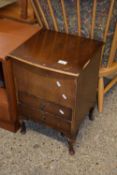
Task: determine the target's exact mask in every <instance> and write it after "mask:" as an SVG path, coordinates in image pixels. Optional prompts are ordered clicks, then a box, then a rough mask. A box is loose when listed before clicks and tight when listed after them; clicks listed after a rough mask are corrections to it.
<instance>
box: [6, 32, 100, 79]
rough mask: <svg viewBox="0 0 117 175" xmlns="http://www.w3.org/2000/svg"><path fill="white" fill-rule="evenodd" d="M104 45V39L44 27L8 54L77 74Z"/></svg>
mask: <svg viewBox="0 0 117 175" xmlns="http://www.w3.org/2000/svg"><path fill="white" fill-rule="evenodd" d="M101 47H102V42H99V41H96V40H91V39H86V38H83V37H78V36H73V35H68V34H63V33H59V32H54V31H49V30H45V29H42V30H41V31H39V32H38V33H37V34H35V35H34V36H32V37H31V38H30V39H29V40H28V41H26V42H25V43H24V44H22V45H21V46H20V47H19V48H17V49H16V50H15V51H13V52H12V53H11V54H10V55H9V56H10V57H12V58H13V59H15V60H19V61H21V62H24V63H27V64H30V65H32V66H35V67H40V68H43V69H46V70H51V71H55V72H59V73H64V74H67V75H73V76H78V75H79V74H80V72H81V71H82V70H83V69H84V68H86V67H87V65H88V63H89V62H90V61H91V59H93V58H94V55H95V54H96V53H97V52H98V50H99V48H101ZM97 66H98V65H97Z"/></svg>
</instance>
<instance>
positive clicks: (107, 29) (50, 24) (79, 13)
mask: <svg viewBox="0 0 117 175" xmlns="http://www.w3.org/2000/svg"><path fill="white" fill-rule="evenodd" d="M32 5H33V8H34V11H35V14H36V16H37V19H38V22H39V24H40V26H42V27H45V28H46V29H50V30H55V31H58V32H65V33H69V34H73V35H79V36H83V37H87V38H92V39H96V40H101V41H103V42H104V43H105V44H104V46H103V49H102V53H101V66H100V71H99V84H98V109H99V112H102V110H103V100H104V99H103V98H104V94H105V93H106V92H107V91H108V90H109V89H110V88H111V87H112V86H113V85H114V84H116V83H117V75H116V73H117V52H116V50H117V1H116V0H104V1H99V0H94V1H91V0H89V1H86V0H84V1H80V0H56V1H55V0H32ZM112 75H115V76H114V78H112V80H111V82H110V83H109V84H108V85H107V86H106V87H105V86H104V79H105V78H106V77H109V76H112Z"/></svg>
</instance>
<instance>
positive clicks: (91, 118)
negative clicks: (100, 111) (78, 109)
mask: <svg viewBox="0 0 117 175" xmlns="http://www.w3.org/2000/svg"><path fill="white" fill-rule="evenodd" d="M93 112H94V107H92V108H91V109H90V111H89V120H92V121H93V120H94V115H93Z"/></svg>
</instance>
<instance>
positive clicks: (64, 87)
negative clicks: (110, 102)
mask: <svg viewBox="0 0 117 175" xmlns="http://www.w3.org/2000/svg"><path fill="white" fill-rule="evenodd" d="M101 48H102V43H101V42H98V41H95V40H90V39H84V38H81V37H77V36H72V35H67V34H61V33H57V32H52V31H47V30H41V31H40V32H39V33H37V34H36V35H35V36H33V37H32V38H31V39H29V40H28V41H27V42H25V43H24V44H23V45H21V46H20V47H19V48H18V49H16V50H15V51H13V52H12V53H11V54H10V55H9V59H10V60H11V63H12V66H13V72H14V77H15V87H16V93H17V105H18V109H19V115H20V116H21V119H22V120H23V119H27V120H33V121H35V122H42V123H44V124H45V125H47V126H50V127H52V128H54V129H57V130H58V131H60V132H62V133H63V134H64V135H65V136H67V138H68V144H69V152H70V154H74V149H73V144H74V142H75V139H76V136H77V133H78V129H79V125H80V123H81V121H82V120H83V119H84V117H85V115H86V114H88V112H89V110H90V109H91V107H92V106H94V104H95V101H96V89H97V81H98V71H99V62H100V53H101Z"/></svg>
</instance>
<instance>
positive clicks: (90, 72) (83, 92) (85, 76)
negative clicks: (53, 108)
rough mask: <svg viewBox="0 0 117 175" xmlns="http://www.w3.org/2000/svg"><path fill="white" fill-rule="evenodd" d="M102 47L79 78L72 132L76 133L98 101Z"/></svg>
mask: <svg viewBox="0 0 117 175" xmlns="http://www.w3.org/2000/svg"><path fill="white" fill-rule="evenodd" d="M100 54H101V49H100V50H98V52H97V53H96V54H95V56H94V57H93V58H92V59H91V61H90V63H89V64H88V65H87V67H86V68H85V69H84V70H83V71H82V73H81V75H80V76H79V78H78V86H77V100H76V110H75V116H74V121H73V126H72V132H73V133H76V132H77V130H78V127H79V125H80V123H81V121H82V120H83V119H84V117H85V115H86V114H87V113H88V112H89V110H90V108H91V107H93V106H94V104H95V102H96V91H97V84H98V74H99V65H100V64H99V63H100Z"/></svg>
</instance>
